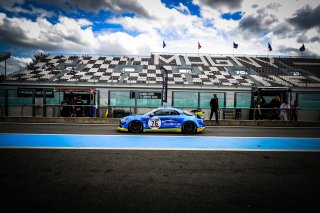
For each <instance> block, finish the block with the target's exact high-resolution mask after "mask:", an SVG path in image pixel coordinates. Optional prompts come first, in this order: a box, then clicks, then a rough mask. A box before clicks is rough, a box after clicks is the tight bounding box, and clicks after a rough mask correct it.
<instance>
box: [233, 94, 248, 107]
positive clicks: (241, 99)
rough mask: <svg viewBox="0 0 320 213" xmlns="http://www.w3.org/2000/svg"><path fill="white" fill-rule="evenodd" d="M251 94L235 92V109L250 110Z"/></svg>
mask: <svg viewBox="0 0 320 213" xmlns="http://www.w3.org/2000/svg"><path fill="white" fill-rule="evenodd" d="M250 103H251V93H247V92H246V93H244V92H237V93H236V108H250V105H251V104H250Z"/></svg>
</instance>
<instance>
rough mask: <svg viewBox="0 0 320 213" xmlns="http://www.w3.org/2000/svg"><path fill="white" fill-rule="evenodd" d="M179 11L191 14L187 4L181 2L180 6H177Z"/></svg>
mask: <svg viewBox="0 0 320 213" xmlns="http://www.w3.org/2000/svg"><path fill="white" fill-rule="evenodd" d="M175 8H176V9H177V10H178V11H180V12H181V13H184V14H190V10H189V8H188V7H187V6H185V5H184V4H182V3H181V2H180V3H179V6H177V7H175Z"/></svg>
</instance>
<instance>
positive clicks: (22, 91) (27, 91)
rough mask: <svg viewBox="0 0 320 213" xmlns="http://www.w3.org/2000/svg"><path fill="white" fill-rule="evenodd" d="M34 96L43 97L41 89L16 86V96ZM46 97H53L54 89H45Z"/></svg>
mask: <svg viewBox="0 0 320 213" xmlns="http://www.w3.org/2000/svg"><path fill="white" fill-rule="evenodd" d="M33 93H34V96H35V97H37V98H41V97H43V89H39V88H35V89H32V88H18V89H17V97H32V95H33ZM46 97H47V98H54V91H53V89H46Z"/></svg>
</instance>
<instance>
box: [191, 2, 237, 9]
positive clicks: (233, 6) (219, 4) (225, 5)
mask: <svg viewBox="0 0 320 213" xmlns="http://www.w3.org/2000/svg"><path fill="white" fill-rule="evenodd" d="M242 2H243V0H228V1H226V0H198V1H195V3H198V4H200V5H206V6H208V7H211V8H212V9H221V8H227V9H231V10H235V9H239V8H241V5H242Z"/></svg>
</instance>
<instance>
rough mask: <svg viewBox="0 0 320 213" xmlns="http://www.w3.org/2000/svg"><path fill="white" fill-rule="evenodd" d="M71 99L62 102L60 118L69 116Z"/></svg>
mask: <svg viewBox="0 0 320 213" xmlns="http://www.w3.org/2000/svg"><path fill="white" fill-rule="evenodd" d="M68 105H69V99H68V98H65V99H64V100H63V101H62V102H61V106H62V109H61V112H60V116H62V117H68V116H69V106H68Z"/></svg>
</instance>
